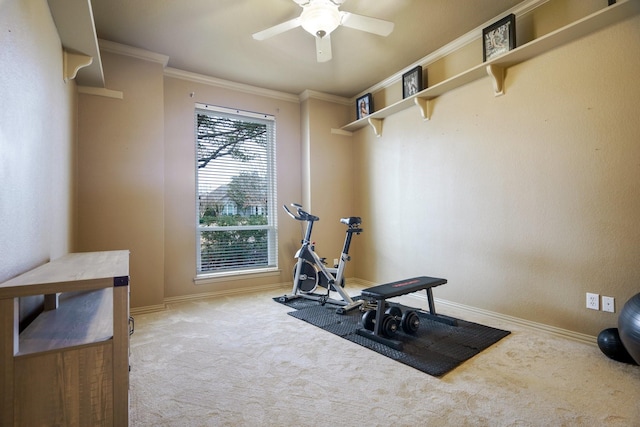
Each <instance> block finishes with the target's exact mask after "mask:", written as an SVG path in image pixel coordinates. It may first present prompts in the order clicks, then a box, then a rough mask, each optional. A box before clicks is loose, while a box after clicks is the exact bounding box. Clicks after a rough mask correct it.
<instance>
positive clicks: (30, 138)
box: [0, 0, 76, 282]
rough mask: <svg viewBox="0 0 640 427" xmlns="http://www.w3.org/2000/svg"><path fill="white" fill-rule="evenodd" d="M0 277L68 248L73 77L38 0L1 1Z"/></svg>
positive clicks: (45, 8) (41, 0) (43, 5)
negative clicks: (67, 74)
mask: <svg viewBox="0 0 640 427" xmlns="http://www.w3.org/2000/svg"><path fill="white" fill-rule="evenodd" d="M0 100H2V101H1V106H0V259H1V260H2V262H0V282H3V281H5V280H7V279H9V278H11V277H14V276H16V275H18V274H21V273H23V272H25V271H27V270H30V269H31V268H33V267H36V266H38V265H40V264H43V263H44V262H47V261H49V260H50V259H55V258H58V257H60V256H62V255H64V254H66V253H67V252H69V251H70V250H71V242H72V218H73V214H72V211H73V209H72V202H73V158H74V157H73V151H74V141H75V134H74V128H75V126H74V123H75V122H74V120H75V102H76V98H75V83H74V82H73V81H71V82H69V83H66V84H65V83H64V80H63V76H62V47H61V45H60V39H59V38H58V33H57V30H56V28H55V25H54V23H53V20H52V18H51V14H50V13H49V7H48V6H47V2H46V1H44V0H5V1H2V2H0Z"/></svg>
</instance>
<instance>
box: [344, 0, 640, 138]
mask: <svg viewBox="0 0 640 427" xmlns="http://www.w3.org/2000/svg"><path fill="white" fill-rule="evenodd" d="M638 13H640V0H618V2H617V3H615V4H614V5H611V6H608V7H606V8H604V9H601V10H599V11H597V12H595V13H592V14H591V15H588V16H586V17H585V18H582V19H579V20H577V21H575V22H573V23H571V24H569V25H566V26H564V27H562V28H559V29H557V30H555V31H553V32H551V33H548V34H546V35H544V36H542V37H539V38H537V39H535V40H532V41H531V42H529V43H526V44H524V45H522V46H519V47H517V48H516V49H513V50H512V51H510V52H508V53H506V54H504V55H502V56H500V57H498V58H495V59H492V60H490V61H487V62H483V63H481V64H478V65H476V66H475V67H473V68H470V69H469V70H467V71H464V72H462V73H460V74H458V75H456V76H453V77H451V78H449V79H447V80H444V81H442V82H440V83H437V84H435V85H433V86H431V87H428V88H426V89H424V90H422V91H421V92H418V93H417V94H415V95H412V96H410V97H407V98H405V99H403V100H401V101H398V102H396V103H394V104H391V105H389V106H386V107H384V108H382V109H381V110H379V111H375V112H373V113H372V114H370V115H369V116H367V117H365V118H362V119H359V120H356V121H354V122H351V123H349V124H347V125H345V126H343V127H342V128H341V129H342V130H344V131H348V132H354V131H356V130H358V129H361V128H363V127H365V126H367V125H369V126H371V127H372V129H373V132H374V133H375V135H376V136H380V135H382V125H383V121H384V119H385V118H386V117H389V116H391V115H393V114H396V113H398V112H400V111H403V110H405V109H407V108H409V107H411V106H413V105H416V106H418V108H419V110H420V114H421V115H422V117H423V119H425V120H429V119H430V118H431V102H430V101H431V100H432V99H434V98H437V97H438V96H440V95H443V94H445V93H447V92H449V91H451V90H453V89H456V88H458V87H461V86H464V85H466V84H467V83H471V82H473V81H475V80H478V79H480V78H482V77H486V76H487V75H488V76H489V77H491V81H492V83H493V92H494V95H495V96H500V95H502V94H504V76H505V73H504V70H505V69H507V68H509V67H512V66H514V65H517V64H520V63H522V62H525V61H527V60H529V59H531V58H534V57H536V56H538V55H541V54H543V53H545V52H548V51H550V50H552V49H554V48H557V47H559V46H562V45H565V44H567V43H570V42H572V41H574V40H577V39H579V38H581V37H584V36H586V35H588V34H591V33H594V32H596V31H598V30H600V29H602V28H604V27H607V26H609V25H612V24H615V23H617V22H621V21H623V20H625V19H627V18H630V17H632V16H634V15H636V14H638Z"/></svg>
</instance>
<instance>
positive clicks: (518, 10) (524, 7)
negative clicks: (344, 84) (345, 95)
mask: <svg viewBox="0 0 640 427" xmlns="http://www.w3.org/2000/svg"><path fill="white" fill-rule="evenodd" d="M548 1H549V0H527V1H523V2H522V3H520V4H518V5H516V6H514V7H512V8H511V9H509V10H507V11H505V12H504V13H501V14H500V15H499V16H498V17H496V18H493V19H491V20H489V21H487V22H485V23H483V24H482V25H480V26H478V27H476V28H474V29H473V30H471V31H469V32H468V33H466V34H464V35H462V36H460V37H458V38H457V39H455V40H454V41H452V42H451V43H448V44H446V45H444V46H442V47H441V48H440V49H438V50H435V51H433V52H431V53H430V54H429V55H427V56H425V57H424V58H422V59H420V60H418V61H416V62H414V63H413V64H411V65H409V66H407V67H404V68H403V69H402V70H400V71H398V72H397V73H395V74H393V75H391V76H389V77H388V78H386V79H385V80H383V81H381V82H380V83H377V84H375V85H374V86H371V87H370V88H368V89H366V90H365V91H363V92H361V93H359V94H357V95H356V96H354V97H353V98H351V99H350V100H349V102H350V103H351V104H355V102H356V100H357V99H358V98H360V97H361V96H362V95H364V94H366V93H375V92H378V91H380V90H382V89H386V88H388V87H389V86H391V85H392V84H394V83H396V82H397V81H399V80H401V79H402V75H403V74H404V73H406V72H407V71H409V70H412V69H413V68H415V67H417V66H422V67H426V66H428V65H429V64H432V63H434V62H436V61H438V60H440V59H442V58H444V57H445V56H447V55H449V54H451V53H452V52H455V51H456V50H458V49H460V48H461V47H463V46H465V45H467V44H469V43H471V42H473V41H475V40H477V39H480V38H482V30H483V29H484V28H486V27H488V26H489V25H491V24H493V23H494V22H496V21H497V20H498V19H500V18H501V17H503V16H506V15H509V14H510V13H513V14H514V15H516V21H517V20H518V19H519V18H521V17H522V16H524V15H526V14H527V13H529V12H531V11H532V10H534V9H536V8H538V7H540V6H542V5H543V4H545V3H547V2H548Z"/></svg>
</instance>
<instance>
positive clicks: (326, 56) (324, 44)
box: [316, 34, 331, 62]
mask: <svg viewBox="0 0 640 427" xmlns="http://www.w3.org/2000/svg"><path fill="white" fill-rule="evenodd" d="M316 56H317V58H318V62H327V61H330V60H331V36H330V35H329V34H327V35H325V36H324V37H319V36H316Z"/></svg>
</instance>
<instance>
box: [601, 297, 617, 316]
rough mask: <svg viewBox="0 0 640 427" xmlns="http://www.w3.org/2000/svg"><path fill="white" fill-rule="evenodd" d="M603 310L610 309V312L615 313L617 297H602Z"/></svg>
mask: <svg viewBox="0 0 640 427" xmlns="http://www.w3.org/2000/svg"><path fill="white" fill-rule="evenodd" d="M602 311H608V312H609V313H615V312H616V309H615V299H614V298H613V297H605V296H603V297H602Z"/></svg>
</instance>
